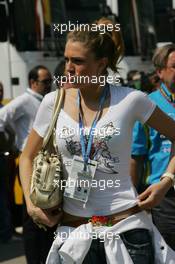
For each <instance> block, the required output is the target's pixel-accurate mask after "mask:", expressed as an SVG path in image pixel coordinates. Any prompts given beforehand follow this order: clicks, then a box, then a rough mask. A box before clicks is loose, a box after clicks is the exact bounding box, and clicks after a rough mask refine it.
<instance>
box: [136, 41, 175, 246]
mask: <svg viewBox="0 0 175 264" xmlns="http://www.w3.org/2000/svg"><path fill="white" fill-rule="evenodd" d="M153 63H154V66H155V68H156V71H157V74H158V76H159V78H160V87H159V89H158V90H157V91H155V92H153V93H151V94H150V95H149V98H150V99H151V100H152V101H154V102H155V103H156V104H157V105H158V107H159V108H160V109H161V110H162V111H164V112H165V113H167V114H168V115H169V116H170V117H171V118H173V119H175V44H168V45H165V46H163V47H161V48H158V49H157V50H156V51H155V54H154V56H153ZM160 122H161V120H160ZM167 129H168V128H167ZM170 153H171V142H170V141H169V140H168V139H166V138H165V137H164V136H163V135H161V134H160V133H158V132H157V131H156V130H154V129H153V128H150V127H148V126H146V125H142V124H140V123H139V122H137V123H136V124H135V127H134V131H133V145H132V159H131V176H132V179H133V182H134V184H135V185H136V186H137V189H138V192H142V191H143V190H144V188H145V187H148V186H149V185H151V184H154V183H157V182H159V181H160V178H161V176H162V174H163V173H164V172H165V170H166V168H167V165H168V161H169V159H170ZM139 175H140V176H139ZM152 217H153V222H154V223H155V225H156V226H157V228H158V229H159V231H160V232H161V233H162V235H163V237H164V239H165V240H166V242H167V244H168V245H169V246H171V247H172V248H173V249H174V250H175V191H174V189H173V188H171V189H170V190H169V191H168V193H167V194H166V196H165V198H164V200H163V201H162V202H161V203H160V205H159V206H156V207H155V208H154V209H153V210H152Z"/></svg>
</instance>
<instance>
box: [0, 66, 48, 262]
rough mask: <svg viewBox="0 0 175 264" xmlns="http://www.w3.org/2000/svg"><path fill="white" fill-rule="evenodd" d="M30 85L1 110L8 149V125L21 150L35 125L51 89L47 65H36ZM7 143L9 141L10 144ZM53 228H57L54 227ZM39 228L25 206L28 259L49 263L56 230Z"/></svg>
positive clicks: (1, 127) (1, 126)
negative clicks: (6, 133) (46, 260)
mask: <svg viewBox="0 0 175 264" xmlns="http://www.w3.org/2000/svg"><path fill="white" fill-rule="evenodd" d="M28 81H29V88H27V90H26V92H25V93H23V94H22V95H20V96H18V97H16V98H15V99H14V100H12V101H11V102H10V103H8V104H7V105H5V106H4V107H3V108H2V109H0V146H1V147H2V148H6V147H5V144H6V143H7V142H5V140H4V138H3V140H1V138H2V137H1V135H3V134H4V132H5V129H6V127H10V128H11V129H12V130H13V132H14V133H15V146H16V148H17V150H18V151H19V152H21V151H22V150H23V148H24V145H25V143H26V140H27V137H28V134H29V132H30V130H31V128H32V125H33V121H34V119H35V115H36V113H37V110H38V108H39V105H40V103H41V101H42V99H43V97H44V95H45V94H46V93H48V92H50V90H51V82H52V78H51V74H50V72H49V71H48V69H47V68H46V67H45V66H42V65H38V66H36V67H34V68H33V69H32V70H31V71H30V72H29V75H28ZM6 145H7V144H6ZM52 230H53V229H52ZM52 230H49V231H48V232H45V231H44V230H41V229H39V228H38V227H37V226H36V225H35V224H34V223H33V221H32V220H31V218H30V217H29V216H28V214H27V211H26V208H25V209H24V221H23V235H24V247H25V253H26V258H27V262H28V263H30V264H32V263H35V264H37V263H38V264H39V263H44V262H45V257H46V256H47V253H48V250H49V248H50V246H51V243H52V239H53V234H52V233H53V231H52Z"/></svg>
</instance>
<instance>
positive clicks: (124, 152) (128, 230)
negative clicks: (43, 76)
mask: <svg viewBox="0 0 175 264" xmlns="http://www.w3.org/2000/svg"><path fill="white" fill-rule="evenodd" d="M96 24H97V25H98V26H99V25H101V26H103V29H104V28H105V32H104V34H101V30H100V28H97V30H96V31H95V30H94V28H93V30H88V29H86V30H82V29H77V30H75V31H72V32H70V33H69V34H68V36H67V43H66V47H65V61H66V65H65V73H66V76H65V77H66V80H67V81H64V84H63V89H64V90H65V99H64V104H63V107H62V110H61V112H60V115H59V117H58V122H57V130H56V139H57V144H58V148H59V150H60V151H61V153H62V159H63V165H64V166H63V167H64V177H65V179H67V178H68V180H72V181H74V183H75V185H74V187H75V188H73V189H71V188H69V187H70V186H67V187H66V188H65V191H64V205H63V211H64V212H63V217H62V227H60V228H58V240H59V243H61V244H62V240H60V239H59V238H60V237H61V234H63V233H64V234H68V233H69V234H70V232H71V231H73V230H74V231H75V232H73V233H72V234H75V233H76V230H78V232H79V231H81V232H83V234H85V233H88V234H91V235H92V233H93V234H97V233H98V235H99V236H100V235H101V234H102V233H104V232H108V231H110V233H111V234H112V235H113V234H114V231H116V230H115V229H116V227H117V229H118V231H119V234H120V237H119V239H118V241H117V240H115V239H114V237H113V238H112V239H109V238H106V237H105V238H104V243H101V241H100V239H99V238H97V237H96V239H93V241H92V237H90V239H89V237H88V239H80V238H79V240H77V239H75V238H74V240H73V242H72V241H71V237H70V239H67V240H66V242H65V243H64V244H63V246H62V247H61V249H60V250H59V253H60V256H61V258H64V262H63V263H84V264H87V263H95V264H98V263H120V264H122V263H132V261H133V263H136V264H137V263H145V264H147V263H154V262H153V257H154V254H153V246H152V239H151V236H150V233H151V232H152V227H151V226H150V222H149V220H148V219H147V217H146V215H145V213H144V212H143V211H142V209H145V208H146V209H147V208H151V207H153V206H154V205H156V204H157V203H158V202H159V201H160V200H161V199H162V198H163V196H164V194H165V193H166V192H167V190H168V189H169V188H170V187H171V186H172V179H171V178H170V177H168V176H167V177H164V178H163V179H162V181H161V182H160V183H158V184H155V185H152V186H151V187H149V189H148V190H146V191H145V192H144V193H143V194H141V195H140V196H139V197H137V194H136V192H135V189H134V188H133V185H132V183H131V179H130V176H129V160H130V146H131V135H132V127H133V125H134V122H135V121H136V120H140V121H142V122H143V123H145V122H146V123H147V124H148V125H150V126H152V127H154V128H155V129H157V130H159V131H160V132H161V133H163V134H164V135H165V136H166V137H168V138H169V139H170V140H172V141H173V140H175V134H174V131H175V122H174V121H173V120H171V119H170V118H169V117H167V116H166V115H165V114H164V113H163V112H162V111H161V110H159V109H158V108H157V107H156V106H155V105H154V104H153V103H152V102H150V101H149V100H148V99H147V96H146V95H145V94H143V93H142V92H139V91H135V90H133V89H130V88H126V87H119V86H117V87H115V85H108V84H107V83H106V84H105V85H100V84H101V79H102V78H101V76H106V77H107V67H109V68H111V69H112V70H113V71H117V68H116V64H117V63H118V62H119V61H120V59H121V58H122V56H123V42H122V37H121V34H120V32H119V31H117V30H115V29H116V28H115V25H113V24H112V22H111V21H110V20H107V19H105V18H102V19H100V20H99V21H97V22H96ZM104 25H105V26H104ZM112 27H113V29H112V30H111V28H112ZM80 77H82V78H80ZM85 77H86V78H85ZM95 77H96V80H97V81H95ZM82 80H83V81H82ZM54 98H55V92H52V93H50V94H48V95H47V96H45V99H44V100H43V102H42V104H41V107H40V109H39V112H38V114H37V117H36V120H35V123H34V126H33V130H32V132H31V134H30V136H29V139H28V142H27V145H26V147H25V149H24V151H23V153H22V155H21V158H20V173H21V182H22V186H23V190H24V195H25V199H26V204H27V209H28V213H29V215H30V216H31V217H32V218H33V219H34V220H35V221H37V222H39V223H42V224H45V225H47V226H53V225H55V224H56V223H59V221H60V218H61V214H58V215H49V213H48V212H47V211H44V210H41V209H40V208H36V207H35V206H34V205H33V204H32V203H31V201H30V198H29V186H30V177H31V176H30V175H31V174H32V161H33V159H34V157H35V155H36V153H37V152H38V151H39V149H40V148H41V146H42V142H43V137H44V136H45V134H46V131H47V128H48V125H49V120H50V117H51V114H52V109H53V105H54ZM170 127H171V129H169V128H170ZM167 171H168V172H169V173H174V168H173V164H172V162H171V163H170V165H169V167H168V169H167ZM87 179H88V181H87V183H88V187H87V186H82V185H81V184H80V180H87ZM92 183H93V184H92ZM102 183H103V186H102ZM103 216H105V217H103ZM88 218H91V219H90V222H89V223H88ZM65 226H66V227H65ZM106 230H108V231H106ZM76 234H80V233H76ZM105 234H106V233H105ZM115 237H117V236H115ZM60 241H61V242H60ZM78 241H80V242H81V243H79V242H78ZM123 243H124V244H125V247H123ZM55 247H56V246H55V245H54V248H55ZM73 248H74V249H73ZM117 248H120V250H121V251H120V253H119V251H117ZM126 248H127V250H128V252H129V254H128V252H127V251H126ZM88 249H90V250H89V251H88ZM87 251H88V253H87ZM51 255H52V256H54V262H53V263H57V261H58V263H59V260H58V255H57V256H56V255H55V253H54V250H53V251H52V252H51V254H50V256H51ZM48 261H49V260H48ZM61 261H63V259H62V260H61ZM106 261H107V262H106ZM61 263H62V262H61Z"/></svg>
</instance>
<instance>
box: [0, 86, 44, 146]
mask: <svg viewBox="0 0 175 264" xmlns="http://www.w3.org/2000/svg"><path fill="white" fill-rule="evenodd" d="M42 98H43V96H42V95H40V94H38V93H36V92H34V91H32V90H31V89H30V88H28V89H27V92H25V93H24V94H22V95H20V96H18V97H16V98H15V99H13V100H12V101H10V102H9V103H8V104H7V105H5V106H4V107H3V108H1V109H0V131H1V132H4V131H5V127H6V126H7V125H8V126H10V127H11V128H12V129H13V131H14V132H15V135H16V147H17V149H18V150H21V151H22V150H23V148H24V145H25V143H26V140H27V136H28V134H29V132H30V130H31V128H32V126H33V121H34V119H35V116H36V113H37V110H38V108H39V105H40V103H41V101H42Z"/></svg>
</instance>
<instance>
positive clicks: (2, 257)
mask: <svg viewBox="0 0 175 264" xmlns="http://www.w3.org/2000/svg"><path fill="white" fill-rule="evenodd" d="M0 263H3V264H26V260H25V256H24V247H23V241H22V238H16V237H13V238H12V239H11V240H10V241H8V242H6V243H0Z"/></svg>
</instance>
